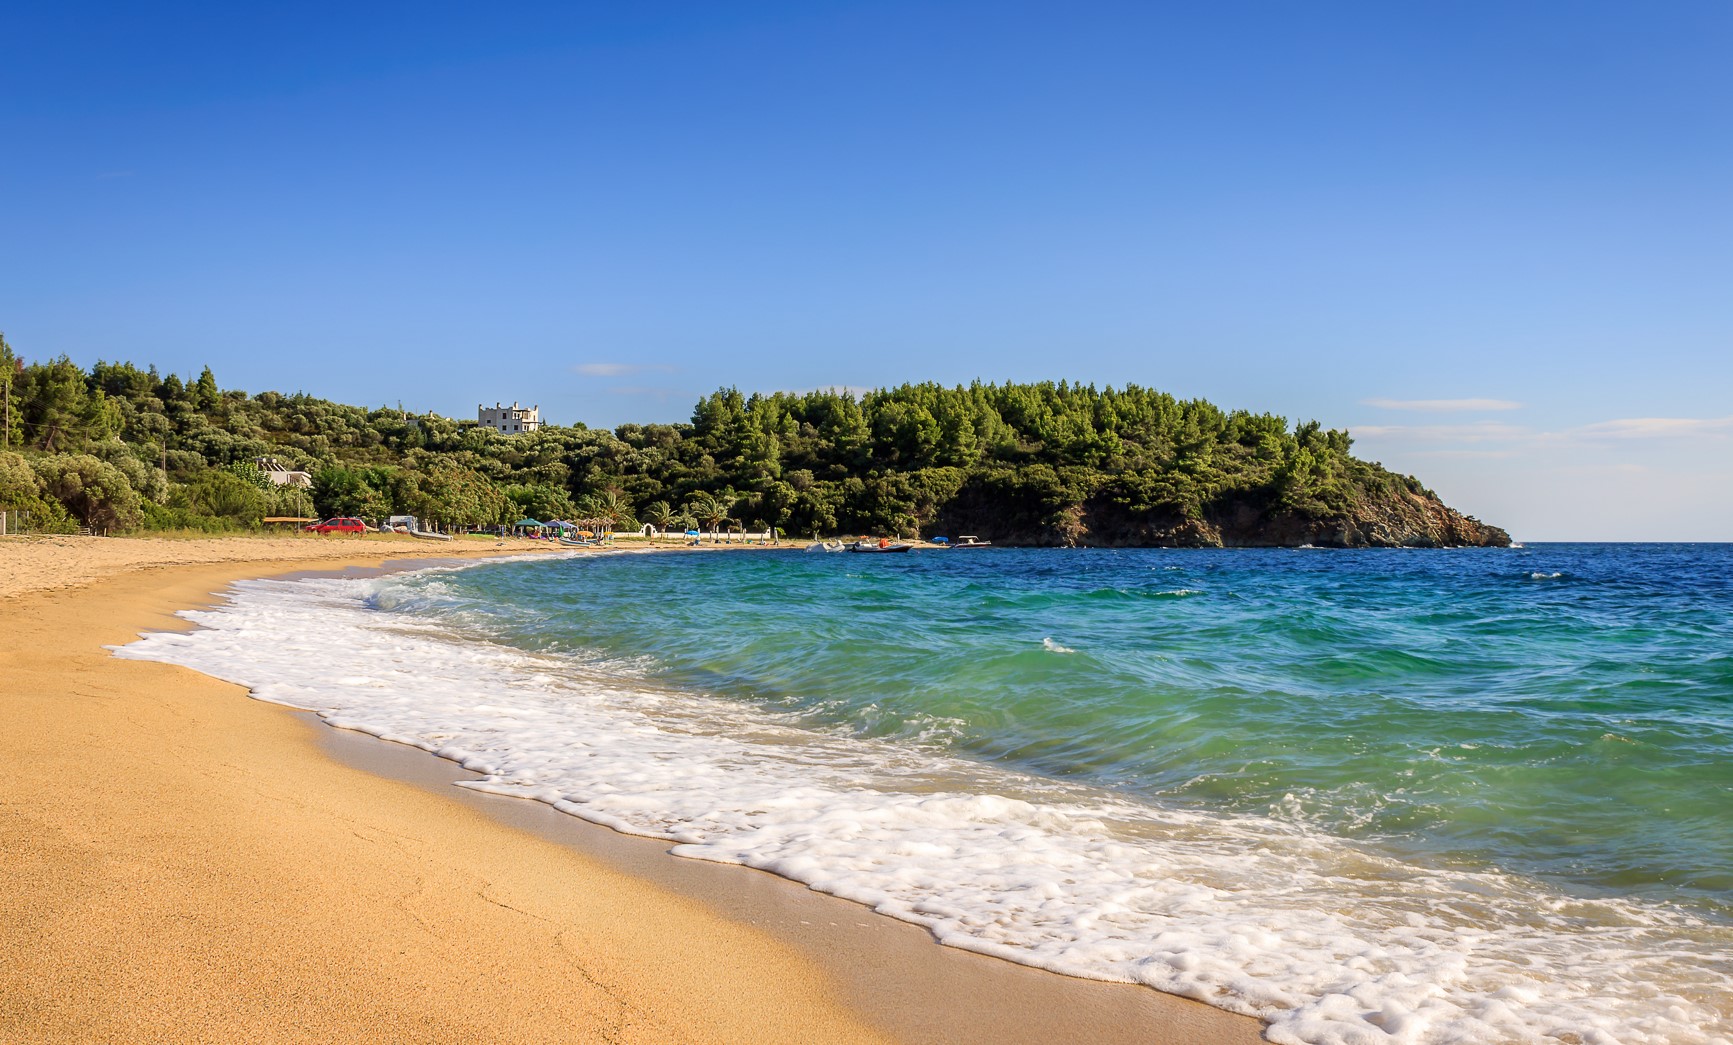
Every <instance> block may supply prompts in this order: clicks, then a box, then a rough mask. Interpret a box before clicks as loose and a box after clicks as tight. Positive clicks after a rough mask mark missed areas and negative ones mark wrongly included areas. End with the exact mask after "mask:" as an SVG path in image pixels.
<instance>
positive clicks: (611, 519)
mask: <svg viewBox="0 0 1733 1045" xmlns="http://www.w3.org/2000/svg"><path fill="white" fill-rule="evenodd" d="M583 511H584V512H585V514H587V515H590V516H592V517H593V518H596V519H600V520H601V521H602V522H605V523H607V524H608V528H609V529H610V530H613V529H618V528H619V527H620V525H621V524H622V523H624V524H626V525H628V526H636V525H637V520H635V519H633V518H632V502H630V501H628V500H626V499H625V498H624V497H622V496H620V491H618V490H601V491H598V492H596V493H593V494H591V495H590V496H588V497H586V498H584V505H583Z"/></svg>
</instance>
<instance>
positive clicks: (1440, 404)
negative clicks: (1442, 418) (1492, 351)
mask: <svg viewBox="0 0 1733 1045" xmlns="http://www.w3.org/2000/svg"><path fill="white" fill-rule="evenodd" d="M1360 402H1361V403H1363V404H1365V405H1366V406H1375V407H1377V408H1379V409H1380V410H1424V411H1427V412H1430V413H1448V412H1452V411H1458V412H1460V411H1471V410H1516V409H1519V408H1521V406H1522V404H1521V403H1518V402H1515V401H1514V400H1510V399H1362V400H1360Z"/></svg>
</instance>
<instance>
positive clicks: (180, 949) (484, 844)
mask: <svg viewBox="0 0 1733 1045" xmlns="http://www.w3.org/2000/svg"><path fill="white" fill-rule="evenodd" d="M536 547H537V544H536V542H524V541H519V542H505V545H504V546H498V547H496V546H495V545H494V544H493V543H492V542H474V543H473V544H467V545H466V544H463V543H461V542H454V543H453V544H452V545H439V546H437V547H434V548H429V547H428V546H427V543H425V542H415V541H412V540H392V539H388V538H379V539H373V538H368V539H331V540H316V539H310V538H302V537H285V538H274V539H273V538H221V539H200V540H164V539H156V540H130V539H105V538H75V537H56V538H7V539H4V540H0V635H4V637H5V638H4V642H3V644H0V680H3V681H0V708H3V709H4V711H3V715H0V726H3V727H4V728H0V762H3V764H4V769H3V770H0V773H3V774H4V778H3V779H4V794H5V799H4V802H3V804H0V810H3V812H0V866H3V867H4V868H5V887H4V889H3V890H0V947H4V950H5V953H6V954H7V955H8V960H7V961H6V962H5V963H0V1040H5V1041H9V1042H11V1041H16V1042H51V1041H69V1042H70V1041H80V1042H84V1041H128V1042H133V1041H231V1040H239V1039H243V1038H244V1039H247V1040H252V1041H362V1040H366V1041H380V1040H390V1041H426V1042H444V1041H453V1042H455V1041H464V1042H476V1041H502V1042H504V1041H526V1042H527V1041H536V1042H548V1041H597V1042H601V1041H607V1042H700V1041H714V1042H733V1041H787V1042H817V1041H839V1042H866V1041H897V1040H901V1041H1030V1042H1034V1041H1056V1040H1090V1041H1118V1040H1123V1041H1148V1042H1176V1043H1177V1042H1198V1043H1227V1042H1251V1041H1256V1040H1259V1025H1258V1023H1257V1022H1256V1021H1253V1020H1249V1019H1245V1018H1243V1017H1237V1016H1232V1015H1229V1014H1226V1013H1223V1012H1220V1011H1218V1010H1215V1009H1211V1008H1208V1007H1206V1006H1203V1005H1200V1004H1198V1003H1195V1002H1190V1001H1186V1000H1183V999H1178V998H1172V997H1169V996H1166V995H1160V994H1157V993H1156V992H1153V991H1149V990H1145V989H1140V988H1132V987H1125V986H1121V985H1109V984H1098V983H1091V982H1087V981H1081V980H1070V979H1067V978H1065V977H1059V976H1054V975H1051V974H1047V973H1041V972H1036V971H1034V970H1029V969H1023V968H1020V967H1017V966H1012V965H1009V964H1007V963H1003V962H998V961H995V960H993V959H988V958H982V957H980V956H978V955H972V954H965V953H963V952H957V951H953V950H950V949H948V948H941V947H939V946H937V945H936V944H933V943H932V942H931V941H930V939H929V938H927V937H926V936H925V933H924V932H923V931H922V930H920V929H917V928H915V927H913V926H909V925H905V924H902V923H897V922H892V921H891V920H889V919H885V918H880V917H878V916H876V915H872V914H871V913H870V912H868V911H866V910H865V909H864V908H860V907H858V906H855V905H853V904H848V903H846V902H844V901H840V900H835V899H833V898H830V897H823V896H819V895H817V894H812V893H810V892H808V891H807V890H805V889H804V888H802V887H799V886H796V885H794V884H792V883H788V882H785V881H782V880H780V879H774V878H771V877H770V876H768V875H763V874H760V873H758V872H752V871H746V870H743V869H739V868H731V867H719V866H715V865H702V864H698V863H697V862H694V861H683V860H678V859H676V858H673V857H671V856H666V855H664V853H663V852H661V851H660V850H663V849H665V848H666V846H664V845H660V844H658V843H651V842H646V841H645V840H643V839H627V838H623V837H621V836H616V835H613V834H612V833H611V832H607V831H605V830H604V829H601V828H596V827H594V826H593V825H587V824H583V823H581V822H579V821H576V820H575V819H573V818H571V817H565V816H563V815H561V814H557V813H554V812H552V811H551V810H547V809H545V808H543V807H539V806H537V807H535V808H533V809H529V808H525V807H529V806H531V805H532V804H531V803H522V802H512V801H510V800H505V799H498V798H493V797H490V796H483V795H476V794H473V793H470V792H466V791H462V790H460V789H456V788H451V787H449V786H448V785H449V781H450V780H452V779H456V778H457V777H458V776H460V775H461V774H462V771H461V770H459V769H458V768H457V767H455V766H452V765H450V764H449V763H444V762H442V761H440V760H438V759H435V758H432V757H430V756H427V755H425V754H422V753H420V752H416V751H413V750H410V749H406V748H397V747H395V746H394V745H388V744H384V743H382V742H379V741H375V740H373V739H371V738H366V737H361V736H358V735H353V734H343V733H341V732H340V731H337V730H333V729H330V728H329V727H326V726H324V725H322V724H320V723H319V722H317V720H315V719H313V718H312V717H311V716H307V715H304V714H299V713H296V712H293V711H290V710H288V709H285V708H282V707H278V706H274V705H269V704H265V703H262V702H259V701H254V700H250V699H246V694H245V691H244V690H242V689H240V688H239V687H236V686H233V685H230V684H228V683H224V682H219V681H216V680H214V679H210V678H208V677H206V676H203V675H199V674H196V673H194V672H191V671H187V670H185V669H181V668H176V667H172V666H169V665H164V664H158V663H151V662H143V661H131V660H120V659H116V658H113V657H112V656H110V655H109V654H108V652H107V651H106V649H105V648H104V647H106V646H108V645H113V644H118V643H124V642H126V641H128V640H130V639H131V638H133V637H134V636H135V635H137V634H138V633H139V632H140V631H143V630H151V629H161V628H173V627H180V626H184V623H183V622H181V621H179V620H178V619H177V618H175V617H174V616H173V613H174V611H175V610H177V609H182V608H186V607H190V606H195V605H200V604H204V603H208V602H209V601H211V598H212V593H214V592H218V591H220V590H221V589H222V588H223V587H224V586H225V585H226V584H227V583H229V582H231V581H233V580H236V579H239V578H244V577H256V576H264V575H269V574H275V573H283V572H288V571H293V570H298V569H309V568H314V569H327V568H342V567H375V566H379V565H381V564H383V563H385V562H387V561H391V560H401V559H405V558H427V557H432V556H438V557H442V558H444V557H451V556H453V555H458V554H461V555H486V554H500V553H502V552H510V553H518V552H524V551H533V550H535V548H536Z"/></svg>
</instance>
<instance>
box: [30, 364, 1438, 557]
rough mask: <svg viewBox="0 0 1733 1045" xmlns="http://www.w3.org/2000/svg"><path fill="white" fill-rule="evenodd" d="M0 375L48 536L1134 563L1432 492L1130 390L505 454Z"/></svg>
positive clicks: (408, 423)
mask: <svg viewBox="0 0 1733 1045" xmlns="http://www.w3.org/2000/svg"><path fill="white" fill-rule="evenodd" d="M0 365H5V366H6V367H7V368H8V369H9V370H10V371H11V373H12V382H11V385H12V387H11V391H10V401H11V405H12V414H13V421H12V427H11V429H10V431H8V432H6V433H4V435H5V437H6V438H5V443H4V446H0V450H10V451H13V452H14V453H13V454H10V455H5V456H0V500H3V499H7V498H10V499H11V502H12V504H13V505H15V506H24V505H27V504H28V505H30V506H33V507H36V508H38V509H42V510H44V511H45V516H44V517H47V516H48V515H49V514H52V513H47V512H46V510H45V505H46V504H47V503H48V502H49V501H53V502H55V503H58V504H59V505H61V506H62V507H63V508H64V511H65V516H66V518H67V520H78V521H81V522H83V523H84V524H85V525H92V526H103V527H125V526H135V525H139V524H140V523H142V524H144V525H147V526H170V525H181V526H188V525H191V526H202V527H206V528H221V527H224V526H248V525H257V523H258V520H259V519H260V518H261V517H263V516H266V515H272V514H282V515H292V514H303V513H304V514H313V513H315V512H316V513H317V514H320V515H336V514H341V515H358V516H363V517H370V518H380V517H383V516H386V515H390V514H414V515H418V516H421V517H422V518H424V519H428V520H432V521H436V522H438V523H439V524H442V525H445V526H450V527H484V526H490V525H495V524H499V523H510V522H512V521H514V520H515V519H517V518H518V517H520V516H522V515H530V516H534V517H537V518H548V517H555V516H559V517H572V516H583V517H587V518H606V519H611V520H613V521H614V522H615V523H616V525H625V524H635V523H636V522H637V521H638V520H640V519H642V520H646V521H649V522H651V523H653V524H655V525H657V526H662V527H672V526H678V525H681V524H693V523H699V524H703V525H704V526H706V527H711V528H714V527H722V526H729V525H736V526H739V527H743V528H747V529H753V530H761V529H763V528H764V527H766V526H772V525H774V526H780V527H782V528H784V529H786V530H787V531H789V532H792V533H800V534H821V535H822V534H831V533H837V532H871V533H900V534H904V535H913V534H915V533H929V534H930V533H932V532H934V531H935V529H936V528H949V527H952V526H955V527H957V528H959V529H963V528H967V529H969V530H970V531H972V532H973V531H979V532H983V533H992V534H997V535H999V536H1001V538H1008V539H1012V540H1020V541H1024V542H1028V543H1073V542H1076V541H1078V540H1084V541H1087V540H1088V539H1089V534H1090V532H1091V531H1090V530H1089V527H1090V526H1094V527H1095V531H1096V532H1101V527H1102V525H1103V520H1109V521H1111V522H1112V525H1113V526H1116V527H1118V531H1117V532H1119V533H1120V534H1121V536H1122V537H1123V535H1125V534H1129V535H1131V537H1130V538H1125V539H1124V540H1121V543H1127V542H1132V543H1135V542H1136V540H1137V535H1138V534H1142V535H1143V537H1142V539H1143V540H1145V541H1147V542H1150V543H1154V542H1162V541H1166V540H1178V541H1180V542H1182V543H1183V542H1184V541H1185V540H1186V539H1187V538H1185V537H1184V535H1185V534H1186V533H1190V532H1193V530H1191V529H1188V527H1197V526H1205V525H1213V524H1212V523H1211V522H1210V521H1211V520H1215V521H1216V522H1217V523H1219V522H1220V520H1222V519H1224V518H1227V517H1228V516H1230V515H1234V514H1236V513H1237V515H1238V517H1240V518H1242V519H1243V518H1252V517H1255V518H1259V519H1265V518H1278V517H1279V518H1286V519H1312V520H1318V519H1327V518H1333V517H1339V516H1346V515H1348V514H1350V513H1352V512H1353V511H1355V510H1356V509H1357V508H1358V507H1360V506H1362V505H1364V503H1365V502H1367V501H1368V500H1369V499H1377V498H1387V497H1392V496H1399V495H1409V496H1412V497H1417V498H1421V497H1423V498H1430V496H1431V495H1430V494H1429V493H1427V492H1426V491H1424V490H1423V489H1422V488H1421V487H1420V485H1419V484H1418V483H1417V482H1416V481H1415V480H1413V479H1411V478H1407V477H1403V476H1398V475H1394V474H1392V473H1390V472H1388V471H1385V470H1384V469H1383V468H1381V467H1379V466H1378V465H1375V464H1370V463H1367V462H1364V461H1360V460H1358V459H1356V458H1354V457H1353V456H1351V455H1350V453H1349V448H1350V442H1349V438H1348V435H1347V433H1346V432H1343V431H1339V430H1331V429H1325V428H1323V427H1322V426H1320V425H1319V424H1318V423H1317V422H1315V421H1308V422H1306V423H1303V424H1300V425H1297V426H1293V427H1290V426H1289V424H1288V422H1287V421H1286V419H1284V418H1281V417H1277V416H1273V415H1270V414H1253V413H1248V412H1245V411H1224V410H1222V409H1220V408H1218V407H1216V406H1214V405H1212V404H1210V403H1207V402H1204V401H1202V400H1180V399H1176V398H1174V397H1173V396H1171V395H1168V394H1166V393H1162V392H1157V391H1153V390H1151V389H1146V388H1140V387H1137V386H1135V385H1132V386H1127V387H1124V388H1119V389H1115V388H1105V389H1098V388H1096V387H1095V386H1093V385H1080V384H1070V383H1067V382H1064V381H1061V382H1058V383H1054V382H1042V383H1038V384H1003V385H999V384H984V383H980V382H977V383H974V384H971V385H968V386H967V387H954V388H946V387H942V386H940V385H936V384H930V383H929V384H914V385H903V386H900V387H897V388H891V389H882V390H878V391H873V392H869V393H867V394H865V395H864V396H860V397H856V396H854V395H852V394H849V393H847V392H838V391H817V392H807V393H788V392H778V393H771V394H750V395H748V394H743V393H741V392H740V391H739V390H737V389H733V388H725V389H719V390H718V391H716V392H714V393H712V394H711V395H708V396H706V397H705V398H704V399H702V400H701V401H699V402H698V404H697V405H696V406H695V407H694V408H693V411H692V420H691V423H690V424H627V425H622V426H621V427H620V428H619V429H617V430H616V431H613V432H608V431H604V430H596V429H590V428H586V427H584V426H583V425H573V426H570V427H562V426H554V425H547V426H544V427H542V428H541V429H540V430H538V431H535V432H529V433H524V434H521V435H502V434H499V433H496V432H493V431H492V430H490V429H486V428H480V427H477V426H476V425H475V424H474V423H473V422H470V421H460V420H456V419H452V418H446V417H440V416H438V415H437V414H410V413H406V412H404V411H402V410H400V409H388V408H385V407H380V408H378V409H366V408H362V407H356V406H345V405H343V404H339V403H333V402H330V401H328V400H324V399H318V398H315V397H313V396H310V395H306V394H304V393H299V392H298V393H295V394H293V395H284V394H282V393H278V392H261V393H258V394H256V395H248V394H246V393H244V392H241V391H237V390H233V389H230V390H226V391H225V390H222V389H221V388H219V386H218V384H217V381H216V378H215V376H214V375H213V374H212V373H211V371H210V370H209V369H208V368H207V369H205V370H204V372H203V373H201V374H200V375H199V376H198V378H197V379H196V380H193V381H187V380H183V379H182V378H180V377H178V376H176V375H174V374H169V375H166V376H165V375H161V374H159V373H158V372H157V371H156V369H155V368H154V367H152V368H149V369H146V370H140V369H139V368H138V367H136V366H134V365H133V364H131V363H108V362H99V363H97V364H96V365H95V366H94V367H92V368H91V370H90V371H89V372H85V371H84V370H82V369H80V368H79V367H78V366H77V365H76V364H74V363H72V362H71V361H70V360H68V359H66V358H64V357H62V358H59V359H52V360H48V361H46V362H34V363H29V364H24V363H22V362H21V361H17V360H15V358H14V357H13V356H12V355H11V350H10V349H9V348H7V347H5V346H4V342H3V341H0ZM20 453H21V454H22V455H23V456H22V457H19V456H17V455H18V454H20ZM260 457H270V458H274V459H275V460H277V461H279V462H281V464H282V466H283V467H285V468H289V469H296V470H304V471H307V472H309V473H310V474H311V475H312V476H313V486H312V489H311V491H310V496H309V493H307V492H300V491H290V490H285V489H283V488H278V487H272V486H271V485H270V484H269V483H268V482H266V481H264V480H263V478H262V474H261V473H260V472H259V470H258V468H257V466H256V465H255V464H254V461H255V459H257V458H260ZM21 461H22V462H27V466H24V465H21V464H20V463H19V462H21ZM21 469H22V470H21ZM25 473H28V475H26V474H25ZM32 477H33V479H34V483H32V482H31V478H32ZM5 506H6V505H0V507H5ZM1247 513H1251V515H1250V516H1248V515H1247ZM1176 535H1178V536H1176Z"/></svg>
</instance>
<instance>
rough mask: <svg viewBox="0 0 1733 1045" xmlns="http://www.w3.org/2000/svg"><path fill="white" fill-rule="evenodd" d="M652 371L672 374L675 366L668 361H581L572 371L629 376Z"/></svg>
mask: <svg viewBox="0 0 1733 1045" xmlns="http://www.w3.org/2000/svg"><path fill="white" fill-rule="evenodd" d="M651 372H655V373H660V374H672V373H673V372H674V368H673V367H672V366H669V365H668V364H667V363H579V364H578V365H577V366H574V367H572V373H574V374H583V375H584V376H585V377H627V376H629V375H631V374H645V373H651Z"/></svg>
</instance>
